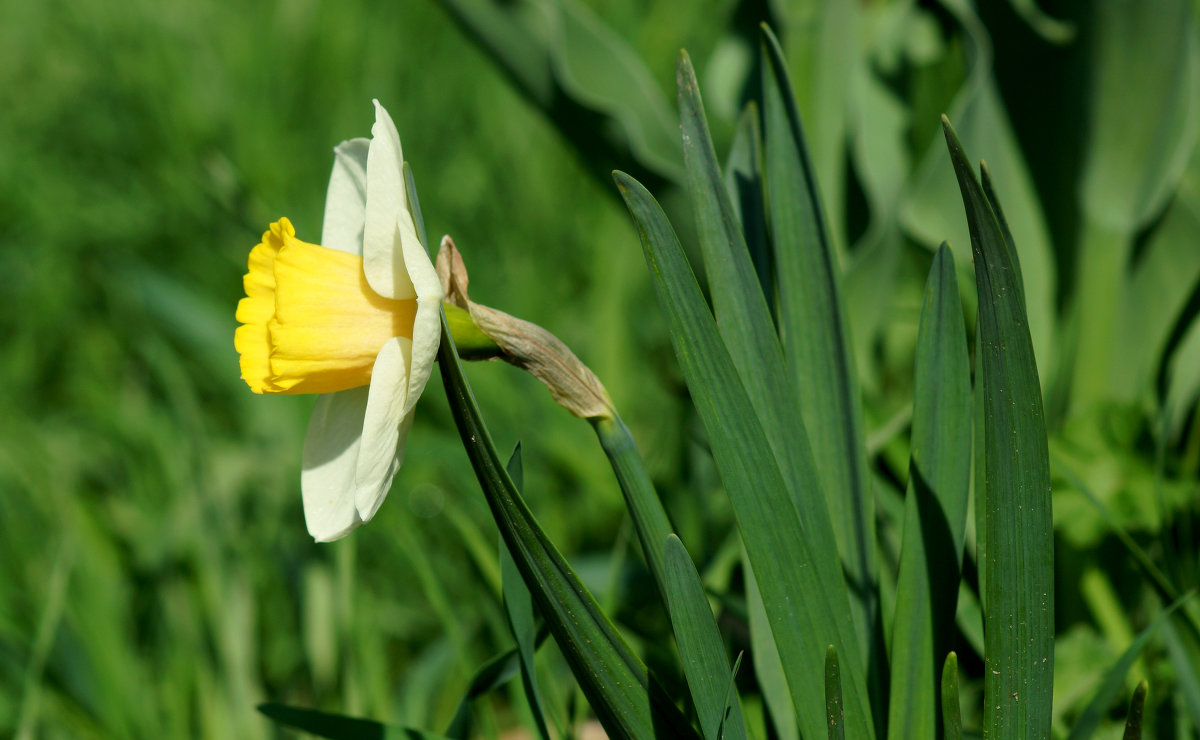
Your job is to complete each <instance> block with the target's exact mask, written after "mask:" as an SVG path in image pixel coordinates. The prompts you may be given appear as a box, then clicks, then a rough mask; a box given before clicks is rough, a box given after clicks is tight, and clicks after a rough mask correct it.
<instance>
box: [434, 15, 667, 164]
mask: <svg viewBox="0 0 1200 740" xmlns="http://www.w3.org/2000/svg"><path fill="white" fill-rule="evenodd" d="M440 1H441V4H442V6H443V7H445V8H446V9H447V10H448V11H449V12H450V13H451V15H453V16H454V18H455V20H456V21H458V23H459V24H460V25H461V26H462V27H463V29H464V30H465V31H466V32H467V33H468V34H469V35H470V36H471V37H472V38H474V40H475V41H476V42H477V43H478V44H479V45H480V46H481V47H483V48H484V49H485V50H486V51H487V52H488V53H489V54H491V55H492V57H493V58H494V59H495V60H496V61H497V63H499V65H500V66H501V67H502V68H503V69H504V71H505V72H506V73H507V74H508V76H509V78H510V79H511V80H512V81H513V84H514V85H515V86H516V87H517V89H518V90H520V91H521V93H523V94H524V95H525V96H526V97H527V98H529V99H530V101H532V102H533V104H534V105H536V106H538V107H539V108H540V109H541V110H542V111H543V113H545V114H546V115H547V117H549V118H550V120H551V121H552V122H553V123H554V124H555V126H557V128H558V129H559V131H560V132H562V135H563V136H564V137H566V138H567V140H568V141H570V142H571V143H572V145H574V146H575V148H576V149H578V150H579V151H580V153H581V154H583V157H584V161H585V162H586V163H587V164H588V166H589V167H590V169H591V170H592V172H593V173H594V174H595V175H596V176H597V177H602V176H607V174H608V172H610V171H611V170H612V169H613V168H614V167H618V166H619V167H623V168H625V169H633V171H635V172H638V174H639V177H643V178H647V179H648V180H650V181H663V180H668V181H678V180H680V179H681V169H682V168H681V167H680V163H679V150H678V148H677V147H676V145H675V140H676V139H675V137H676V134H675V126H674V123H673V116H672V115H671V112H670V107H669V106H668V104H667V101H666V97H665V96H664V95H663V94H662V91H661V89H660V88H659V87H658V86H657V84H656V83H655V82H654V77H653V75H651V74H650V72H649V70H647V69H646V66H645V63H644V62H642V60H641V59H640V58H639V57H638V56H637V54H636V53H635V52H634V51H633V50H632V49H631V48H630V47H629V45H628V44H627V43H626V42H625V41H624V39H622V38H620V37H619V36H617V35H616V34H615V33H614V32H613V31H612V29H610V28H608V27H607V26H605V25H604V23H603V22H602V21H601V20H600V19H599V18H598V17H596V15H595V14H594V13H593V12H592V11H591V10H589V9H588V7H587V6H586V5H584V4H582V3H580V2H578V0H440ZM630 154H632V155H633V159H634V162H631V161H630V157H629V155H630ZM635 163H636V165H635Z"/></svg>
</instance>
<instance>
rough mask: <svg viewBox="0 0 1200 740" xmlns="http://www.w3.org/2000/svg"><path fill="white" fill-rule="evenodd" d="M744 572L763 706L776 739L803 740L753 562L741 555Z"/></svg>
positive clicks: (757, 676) (752, 644) (752, 652)
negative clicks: (751, 563) (755, 575)
mask: <svg viewBox="0 0 1200 740" xmlns="http://www.w3.org/2000/svg"><path fill="white" fill-rule="evenodd" d="M742 569H743V571H744V572H745V574H746V612H747V616H748V620H747V621H749V623H750V653H751V655H753V656H754V677H755V679H756V680H757V681H758V686H759V688H760V689H761V690H762V696H763V704H764V705H765V708H766V712H767V714H768V715H769V716H770V719H771V724H772V725H773V726H774V730H775V735H774V736H775V737H778V738H780V740H800V729H799V728H798V727H797V726H796V710H795V708H794V707H793V704H792V694H791V691H789V690H788V685H787V677H786V676H784V673H783V662H782V661H781V660H780V659H779V651H778V649H776V647H775V635H774V634H772V632H771V620H770V619H769V618H768V617H767V610H766V607H764V606H763V602H762V593H761V592H760V591H759V590H758V581H757V580H756V579H755V577H754V568H753V567H752V566H751V565H750V558H749V556H748V555H746V554H745V551H744V549H743V552H742Z"/></svg>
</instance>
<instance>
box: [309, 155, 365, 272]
mask: <svg viewBox="0 0 1200 740" xmlns="http://www.w3.org/2000/svg"><path fill="white" fill-rule="evenodd" d="M370 146H371V140H370V139H350V140H349V141H343V142H342V143H341V144H338V145H337V146H336V147H334V150H333V172H332V173H331V174H330V175H329V190H328V191H326V194H325V224H324V226H323V227H322V229H321V244H322V245H323V246H326V247H329V248H330V249H338V250H341V251H343V252H349V253H350V254H357V255H358V256H360V257H361V256H362V252H363V248H362V245H363V215H364V213H365V212H366V208H367V150H368V149H369V148H370Z"/></svg>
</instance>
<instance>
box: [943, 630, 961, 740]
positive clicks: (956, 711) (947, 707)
mask: <svg viewBox="0 0 1200 740" xmlns="http://www.w3.org/2000/svg"><path fill="white" fill-rule="evenodd" d="M962 735H963V731H962V709H961V708H960V707H959V705H958V655H957V654H955V653H953V652H950V653H947V654H946V661H945V662H944V663H942V737H943V738H945V740H962Z"/></svg>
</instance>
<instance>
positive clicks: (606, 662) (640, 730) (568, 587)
mask: <svg viewBox="0 0 1200 740" xmlns="http://www.w3.org/2000/svg"><path fill="white" fill-rule="evenodd" d="M438 367H439V368H440V370H441V375H442V381H443V383H444V385H445V387H446V395H447V398H448V399H449V401H450V409H451V412H452V414H453V416H454V421H455V424H456V425H457V426H458V431H459V435H460V436H461V437H462V441H463V445H464V447H466V450H467V455H468V457H469V458H470V460H471V464H472V466H473V467H474V468H475V474H476V477H477V478H478V479H479V483H480V486H481V487H482V489H483V493H484V496H485V498H486V499H487V502H488V506H489V507H490V508H491V510H492V515H493V516H494V517H495V519H496V524H497V526H498V527H499V529H500V533H501V535H502V536H503V537H504V542H505V545H507V547H508V550H509V553H510V554H512V556H513V560H514V561H515V562H516V564H517V569H518V570H520V572H521V577H522V578H523V579H524V580H525V584H526V586H528V587H529V590H530V593H531V594H532V596H533V599H534V603H535V604H536V605H537V609H538V612H539V613H540V614H541V615H542V617H543V618H544V619H545V620H546V623H547V626H548V627H549V629H550V632H551V634H552V635H553V636H554V639H555V642H557V643H558V646H559V649H560V650H561V652H562V654H563V657H564V658H566V660H567V664H568V665H569V666H570V667H571V671H572V673H574V675H575V678H576V680H577V681H578V682H579V685H580V687H581V688H582V689H583V692H584V695H585V696H586V697H587V699H588V702H589V703H590V704H591V706H592V709H593V711H595V713H596V716H597V718H598V719H599V720H600V722H601V724H602V725H603V726H604V728H605V730H606V731H607V732H608V734H609V736H610V737H613V738H629V739H630V740H634V739H638V740H640V739H641V738H650V737H653V736H654V734H655V732H656V731H658V732H664V733H667V734H669V735H670V736H672V737H680V738H689V737H696V734H695V731H694V730H693V729H692V727H691V726H690V725H689V724H688V722H687V720H686V719H685V718H684V717H683V715H682V714H681V713H680V712H679V710H678V709H677V708H676V707H675V705H674V703H673V702H672V701H671V700H670V698H669V697H668V696H667V695H666V694H665V693H664V692H663V691H662V689H661V688H660V687H659V686H658V684H657V683H656V682H654V681H653V680H652V679H651V677H650V675H649V673H648V672H647V670H646V666H645V665H644V664H643V663H642V661H641V660H640V659H639V658H638V657H637V655H635V654H634V652H633V651H632V650H631V649H630V648H629V646H628V645H627V644H626V643H625V640H624V639H623V638H622V637H621V635H620V633H618V632H617V629H616V627H615V626H613V624H612V622H611V621H610V620H609V619H608V617H607V616H606V615H605V614H604V612H603V611H602V610H601V609H600V606H599V604H597V603H596V600H595V598H594V597H593V596H592V595H591V593H590V592H589V591H588V590H587V589H586V588H585V587H584V586H583V584H582V583H581V582H580V581H579V578H578V576H576V575H575V572H574V571H573V570H572V569H571V567H570V565H569V564H568V563H567V561H566V560H565V559H564V558H563V557H562V555H560V554H559V552H558V550H557V549H556V548H555V547H554V545H553V543H551V542H550V540H549V539H548V538H547V537H546V535H545V533H544V532H543V531H542V529H541V527H540V526H539V525H538V523H537V520H536V519H534V517H533V514H532V513H531V512H530V511H529V508H528V507H527V506H526V505H525V502H524V500H523V499H522V498H521V495H520V493H518V491H517V489H516V487H515V486H514V485H513V482H512V479H511V478H510V477H509V476H508V473H507V472H506V471H505V470H504V468H503V466H502V465H501V463H500V456H499V454H498V453H497V452H496V448H495V445H494V444H493V443H492V438H491V434H490V433H489V432H488V430H487V427H486V426H485V425H484V423H483V420H482V418H481V417H480V414H479V407H478V406H477V405H476V403H475V398H474V395H473V394H472V392H471V388H470V386H469V385H468V384H467V381H466V378H465V377H464V376H463V373H462V366H461V365H460V364H459V360H458V356H457V353H456V350H455V347H454V338H453V337H452V336H450V332H449V328H448V327H447V325H446V323H445V321H444V320H443V323H442V342H441V346H440V347H439V348H438Z"/></svg>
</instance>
